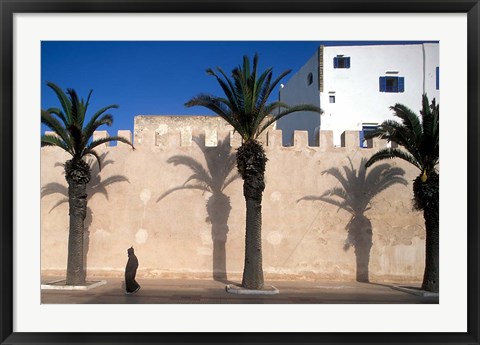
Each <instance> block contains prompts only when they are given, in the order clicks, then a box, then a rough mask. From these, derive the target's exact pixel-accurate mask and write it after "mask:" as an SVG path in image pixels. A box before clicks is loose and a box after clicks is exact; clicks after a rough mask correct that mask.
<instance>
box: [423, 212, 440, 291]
mask: <svg viewBox="0 0 480 345" xmlns="http://www.w3.org/2000/svg"><path fill="white" fill-rule="evenodd" d="M423 216H424V218H425V231H426V238H425V273H424V275H423V283H422V290H426V291H432V292H438V290H439V234H438V228H439V219H438V203H437V207H436V208H435V206H433V207H426V208H425V209H424V211H423Z"/></svg>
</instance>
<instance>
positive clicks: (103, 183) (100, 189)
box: [40, 152, 130, 277]
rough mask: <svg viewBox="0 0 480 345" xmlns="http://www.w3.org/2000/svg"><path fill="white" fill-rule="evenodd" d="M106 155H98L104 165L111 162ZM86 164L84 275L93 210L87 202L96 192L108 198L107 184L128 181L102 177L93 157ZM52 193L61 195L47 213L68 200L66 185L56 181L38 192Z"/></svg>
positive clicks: (119, 177)
mask: <svg viewBox="0 0 480 345" xmlns="http://www.w3.org/2000/svg"><path fill="white" fill-rule="evenodd" d="M107 155H108V152H104V153H102V154H101V155H100V161H101V162H102V166H103V167H105V166H107V165H108V164H112V163H113V160H110V159H108V160H107V159H106V156H107ZM87 163H88V164H91V172H93V174H91V178H90V183H89V184H88V185H87V189H86V191H87V211H86V216H85V220H84V224H83V225H84V232H83V234H84V237H83V238H84V240H83V246H84V248H83V267H84V270H83V275H84V276H85V277H86V273H87V271H86V268H87V256H88V249H89V243H90V231H89V228H90V225H91V224H92V220H93V211H92V208H91V207H89V206H88V203H89V202H90V200H91V199H92V197H93V196H94V195H96V194H102V195H103V196H104V197H105V199H107V200H109V196H108V191H107V188H106V187H107V186H110V185H112V184H114V183H117V182H128V183H130V181H129V180H128V178H126V177H125V176H122V175H112V176H109V177H107V178H106V179H102V177H101V176H100V169H99V167H100V165H99V163H98V161H97V160H96V159H95V160H91V159H89V161H87ZM58 165H61V166H63V164H61V163H58V162H57V163H55V167H56V166H58ZM53 194H60V195H61V196H62V198H61V199H60V200H58V201H57V202H56V203H55V204H54V205H53V206H52V208H51V209H50V211H49V213H50V212H52V211H53V210H54V209H55V208H57V207H58V206H60V205H63V204H66V203H68V201H69V198H68V187H67V186H65V185H63V184H61V183H58V182H51V183H48V184H46V185H44V186H42V189H41V192H40V195H41V198H44V197H47V196H49V195H53Z"/></svg>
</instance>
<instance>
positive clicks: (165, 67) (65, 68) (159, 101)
mask: <svg viewBox="0 0 480 345" xmlns="http://www.w3.org/2000/svg"><path fill="white" fill-rule="evenodd" d="M373 43H374V44H384V43H387V42H380V41H377V42H358V41H357V42H353V41H348V42H347V41H342V42H339V41H336V42H333V41H330V42H328V41H324V42H320V41H228V42H223V41H171V42H170V41H159V42H151V41H149V42H147V41H145V42H142V41H134V42H122V41H115V42H105V41H86V42H82V41H68V42H67V41H44V42H42V52H41V53H42V61H41V82H42V85H41V93H42V95H41V106H42V108H43V109H46V108H49V107H59V103H58V100H57V98H56V96H55V94H54V93H53V91H52V90H51V89H50V88H48V87H47V86H46V82H47V81H51V82H54V83H55V84H57V85H58V86H60V87H61V88H62V89H64V90H66V89H67V88H73V89H75V90H76V91H77V93H78V94H79V96H80V97H83V98H86V97H87V95H88V92H89V91H90V90H91V89H93V93H92V97H91V101H90V106H89V110H90V111H89V112H88V113H87V117H88V115H92V114H93V112H95V111H96V110H98V109H100V108H101V107H103V106H105V105H109V104H118V105H119V106H120V107H119V109H113V110H112V111H111V114H112V115H113V117H114V123H113V125H112V126H111V127H103V128H100V129H103V130H108V132H109V134H110V135H116V133H117V130H119V129H129V130H132V131H133V117H134V116H135V115H192V114H197V115H210V114H212V113H211V112H210V111H209V110H208V109H206V108H202V107H193V108H186V107H185V106H184V103H185V102H186V101H188V100H189V99H190V98H191V97H193V96H195V95H197V94H198V93H212V94H214V95H219V96H220V95H222V92H221V89H220V87H219V86H218V84H217V82H216V81H215V78H213V77H211V76H207V75H206V73H205V70H206V69H207V68H208V67H216V66H220V67H222V69H223V70H224V71H225V72H227V73H228V74H229V73H230V72H231V70H232V69H233V68H234V67H236V66H238V65H240V64H241V62H242V57H243V56H244V55H248V56H250V58H253V55H254V54H255V52H258V54H259V70H264V69H266V68H268V67H273V76H274V78H275V77H276V76H278V75H279V74H280V73H281V72H283V71H284V70H287V69H291V70H292V72H291V73H290V74H289V75H287V77H285V78H284V79H283V81H282V82H283V83H284V84H285V83H286V82H287V81H288V79H289V78H290V77H291V76H292V75H293V74H294V73H295V72H296V71H298V70H299V69H300V68H301V67H302V66H303V65H304V64H305V63H306V62H307V60H308V59H309V58H310V57H311V56H312V55H313V54H314V52H315V50H316V49H317V48H318V46H319V45H321V44H323V45H359V44H373ZM389 43H390V44H392V43H406V42H389ZM277 96H278V92H276V91H275V92H273V93H272V98H273V97H277ZM271 100H273V99H271ZM45 129H46V127H44V126H42V132H43V131H44V130H45Z"/></svg>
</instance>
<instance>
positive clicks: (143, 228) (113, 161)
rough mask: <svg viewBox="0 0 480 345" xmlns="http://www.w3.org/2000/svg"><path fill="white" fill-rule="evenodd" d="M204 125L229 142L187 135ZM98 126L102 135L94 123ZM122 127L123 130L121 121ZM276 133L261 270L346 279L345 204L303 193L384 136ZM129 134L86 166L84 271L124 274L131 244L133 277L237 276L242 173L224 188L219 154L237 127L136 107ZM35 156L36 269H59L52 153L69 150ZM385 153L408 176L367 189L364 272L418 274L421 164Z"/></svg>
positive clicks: (59, 212) (349, 265)
mask: <svg viewBox="0 0 480 345" xmlns="http://www.w3.org/2000/svg"><path fill="white" fill-rule="evenodd" d="M216 121H219V122H216ZM217 129H218V130H217ZM205 134H206V140H205V139H204V141H203V142H204V143H205V142H206V143H207V145H212V144H213V142H212V141H216V140H217V138H218V140H221V141H223V140H224V139H226V140H227V144H226V145H225V143H220V144H221V145H219V146H205V145H204V144H202V143H200V144H197V141H198V140H193V141H192V136H193V138H199V137H200V136H201V135H205ZM102 135H106V133H105V132H99V133H96V136H102ZM119 135H122V136H125V137H129V136H131V134H130V132H128V131H121V132H120V133H119ZM281 137H282V134H281V131H276V130H271V131H270V132H269V133H268V136H266V137H264V141H265V143H266V144H267V145H266V146H265V149H266V152H267V156H268V158H269V161H268V163H267V171H266V182H267V185H266V190H265V192H264V196H263V209H262V211H263V230H262V231H263V262H264V271H265V275H266V278H267V279H292V278H303V279H319V280H320V279H335V280H354V279H355V277H356V270H357V269H356V261H357V259H356V254H355V252H356V250H355V248H354V247H348V246H345V243H346V239H347V230H346V228H347V227H348V226H349V222H350V220H351V215H350V213H348V212H346V211H345V210H343V209H338V207H336V206H333V205H331V204H329V203H326V202H324V201H319V200H305V199H303V200H301V199H302V198H305V197H307V196H312V195H313V196H319V195H322V194H323V193H324V192H325V191H326V190H328V189H331V188H333V187H340V186H341V183H340V182H339V180H338V179H336V178H335V177H333V176H331V175H329V174H322V172H323V171H325V170H327V169H330V168H335V167H336V168H338V169H340V170H341V171H342V172H343V169H344V167H345V166H346V167H349V166H350V163H349V159H350V160H351V162H352V164H353V167H354V168H355V169H358V167H359V165H360V161H361V159H362V157H367V158H368V157H370V155H371V154H372V153H373V152H375V150H376V148H377V147H379V146H381V145H383V144H384V143H382V142H380V141H376V142H374V146H375V148H371V149H360V148H359V147H358V145H357V143H358V140H359V139H358V132H346V135H345V147H334V146H333V142H332V133H331V132H323V131H322V132H321V133H320V137H319V138H318V141H319V142H320V146H317V147H309V146H307V142H308V139H307V133H306V132H296V133H295V140H294V145H293V146H291V147H282V146H281ZM230 138H231V140H230ZM134 140H135V146H136V150H132V149H131V148H129V147H128V146H127V145H124V144H122V143H119V145H118V146H116V147H107V146H105V147H104V148H102V149H101V153H102V154H103V155H104V157H105V158H104V162H103V169H102V171H101V173H98V167H97V165H96V164H93V170H92V181H91V183H90V186H89V191H88V192H89V202H88V206H89V212H88V214H87V219H86V226H88V231H87V232H86V235H85V243H86V259H87V260H86V263H87V274H88V275H90V276H93V275H109V276H110V275H111V276H121V275H123V272H124V267H125V264H126V261H127V253H126V251H127V248H129V247H130V246H132V245H133V246H134V248H135V251H136V254H137V256H138V258H139V261H140V267H139V271H138V275H139V276H140V277H142V276H143V277H146V276H149V277H160V278H169V277H191V278H208V277H212V272H213V271H215V275H216V276H217V277H223V278H225V276H226V277H227V278H229V279H239V278H240V277H241V273H242V270H243V259H244V236H245V202H244V199H243V194H242V180H241V179H236V180H234V181H233V182H232V183H230V184H229V185H228V186H226V187H225V188H224V189H223V190H222V185H223V184H224V182H225V181H227V180H228V178H229V177H228V176H232V175H234V174H235V172H236V170H235V167H234V169H233V171H232V172H231V173H230V174H228V173H226V172H224V170H222V169H224V167H225V165H224V163H223V162H224V157H226V156H228V154H234V152H235V148H236V147H238V146H239V144H240V141H239V140H238V137H237V136H232V133H231V131H230V129H229V127H228V126H225V125H224V124H223V123H222V121H220V119H218V118H215V117H214V118H211V117H210V118H208V117H195V118H188V117H160V116H156V117H146V116H140V117H136V118H135V129H134ZM228 140H230V143H231V145H232V146H233V147H230V145H228ZM200 141H202V140H200ZM172 157H173V158H172ZM175 157H176V158H175ZM41 158H42V160H41V169H42V176H41V179H42V181H41V184H42V199H41V232H42V234H41V241H42V242H41V246H42V255H41V267H42V273H43V274H58V273H60V274H64V272H65V269H66V262H67V252H66V250H67V236H68V203H67V202H63V201H64V200H65V198H66V186H67V184H66V181H65V179H64V175H63V167H62V166H61V164H59V163H63V162H64V161H65V160H67V159H68V158H69V157H68V155H67V154H65V153H63V152H61V151H60V150H59V149H56V148H42V156H41ZM169 159H170V161H172V159H173V160H174V161H175V162H177V163H180V164H177V165H175V164H173V163H169V162H168V161H169ZM386 163H387V164H390V165H392V166H396V167H399V168H402V169H403V170H404V171H405V175H404V178H405V180H406V181H407V182H408V185H406V186H404V185H400V184H396V185H393V186H392V187H390V188H389V189H387V190H386V191H383V192H381V193H379V194H377V195H375V196H374V197H373V198H372V200H371V208H370V209H369V210H367V211H366V212H365V213H364V216H365V217H364V218H363V223H362V224H363V225H361V226H360V227H362V226H363V227H364V228H368V226H366V225H365V224H368V222H370V223H371V229H372V242H373V245H372V247H371V250H370V258H369V264H368V271H369V276H370V279H371V280H375V281H414V280H420V279H421V277H422V275H423V268H424V224H423V217H422V214H421V213H419V212H413V211H412V206H411V199H412V180H413V179H414V178H415V176H416V175H417V171H416V170H415V169H414V168H413V167H411V166H409V165H407V164H404V163H403V162H400V161H398V160H392V161H388V162H386ZM188 166H191V167H193V168H195V169H196V171H197V174H199V175H202V174H204V172H203V171H202V169H204V170H205V174H206V175H207V176H211V175H212V174H211V172H213V173H214V176H213V178H210V181H209V185H210V186H211V189H212V190H213V191H214V193H211V192H210V191H208V190H199V189H191V188H184V187H185V186H186V184H185V183H186V182H187V181H188V179H189V177H190V176H192V174H193V170H191V169H190V168H188ZM368 171H369V170H367V173H368ZM225 176H227V177H225ZM351 182H352V181H351ZM194 183H195V181H194V180H191V181H190V182H188V183H187V185H188V184H194ZM197 185H198V184H197ZM202 188H203V187H202ZM172 190H173V191H172ZM168 191H170V192H171V193H170V194H168V195H166V196H164V197H162V196H163V195H164V194H165V193H166V192H168ZM365 219H367V221H365ZM365 222H367V223H365ZM350 226H351V224H350ZM364 247H365V246H364ZM360 249H361V248H360ZM360 249H359V250H360ZM367 252H368V251H367ZM359 255H360V254H359ZM363 269H365V267H364V268H363Z"/></svg>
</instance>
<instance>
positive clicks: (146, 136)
mask: <svg viewBox="0 0 480 345" xmlns="http://www.w3.org/2000/svg"><path fill="white" fill-rule="evenodd" d="M45 134H49V135H55V133H54V132H45ZM108 135H109V134H108V132H107V131H95V132H94V134H93V139H94V140H98V139H101V138H106V137H107V136H108ZM117 136H119V137H122V138H125V139H127V140H130V142H131V140H132V132H131V131H129V130H119V131H118V132H117ZM201 137H202V138H204V139H203V140H204V142H201V143H200V142H199V141H198V140H196V144H200V145H204V146H205V147H215V146H217V144H218V142H219V141H222V142H223V141H225V140H228V141H229V143H230V146H231V147H232V148H237V147H239V146H240V145H241V143H242V139H241V137H240V135H239V134H238V133H237V132H235V133H234V131H233V129H232V127H231V126H223V127H222V128H221V129H217V128H213V127H207V128H205V127H201V128H195V127H192V126H188V127H181V128H179V127H178V126H175V127H169V126H168V125H162V126H159V127H157V128H156V129H155V130H153V131H151V130H145V131H143V132H142V135H141V136H138V135H137V136H135V139H134V140H137V141H134V143H133V144H134V146H135V148H136V149H140V150H142V149H147V148H149V149H152V148H155V147H156V148H167V147H190V146H192V145H196V144H194V141H193V138H201ZM259 140H260V141H261V142H262V144H263V145H264V146H265V147H266V148H268V149H274V148H277V147H283V148H291V149H292V150H299V149H302V148H306V147H308V148H309V149H312V150H318V151H320V152H324V151H335V150H345V151H355V150H357V149H362V150H367V149H374V150H378V149H380V148H383V147H386V146H387V142H386V140H382V139H378V138H373V139H370V140H367V147H366V148H360V135H359V132H358V131H345V132H343V134H342V136H341V146H340V147H336V146H334V145H333V131H317V132H316V137H315V142H316V145H315V146H309V145H308V132H307V131H294V133H293V138H292V142H293V145H291V146H283V145H282V130H280V129H273V130H269V131H266V132H265V133H263V134H262V136H261V137H260V139H259ZM391 146H392V147H396V145H395V143H392V145H391ZM114 147H115V146H113V147H112V146H111V143H110V142H108V143H105V144H102V145H101V146H100V148H101V149H106V148H110V149H112V148H114ZM116 147H118V148H128V147H129V145H127V144H125V143H122V142H117V146H116Z"/></svg>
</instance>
